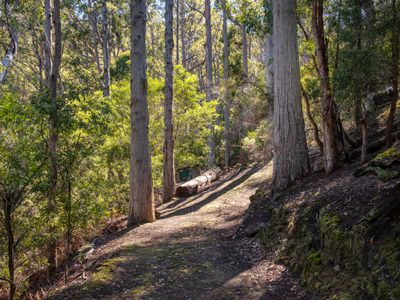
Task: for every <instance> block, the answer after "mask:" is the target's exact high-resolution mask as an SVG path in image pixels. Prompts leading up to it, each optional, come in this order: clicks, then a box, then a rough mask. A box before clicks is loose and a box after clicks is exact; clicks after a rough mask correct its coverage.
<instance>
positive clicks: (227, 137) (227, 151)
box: [222, 0, 231, 167]
mask: <svg viewBox="0 0 400 300" xmlns="http://www.w3.org/2000/svg"><path fill="white" fill-rule="evenodd" d="M222 14H223V38H224V102H225V103H224V119H225V126H224V136H225V167H229V164H230V156H231V140H230V103H229V91H228V76H229V73H228V72H229V70H228V64H229V62H228V59H229V57H228V55H229V45H228V17H227V13H226V0H224V1H223V2H222Z"/></svg>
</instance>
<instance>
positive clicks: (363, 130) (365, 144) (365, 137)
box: [360, 106, 368, 164]
mask: <svg viewBox="0 0 400 300" xmlns="http://www.w3.org/2000/svg"><path fill="white" fill-rule="evenodd" d="M367 117H368V115H367V109H366V108H365V106H364V108H363V115H362V119H361V120H360V126H361V135H362V145H361V163H362V164H364V163H366V162H367V151H368V126H367V125H368V124H367Z"/></svg>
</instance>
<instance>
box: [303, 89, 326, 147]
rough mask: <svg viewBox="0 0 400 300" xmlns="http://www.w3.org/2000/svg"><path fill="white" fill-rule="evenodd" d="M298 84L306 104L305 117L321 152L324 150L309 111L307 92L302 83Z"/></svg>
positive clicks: (315, 123)
mask: <svg viewBox="0 0 400 300" xmlns="http://www.w3.org/2000/svg"><path fill="white" fill-rule="evenodd" d="M300 86H301V93H302V94H303V98H304V103H305V104H306V113H307V117H308V119H309V121H310V123H311V126H312V128H313V132H314V139H315V142H316V143H317V145H318V149H319V151H320V152H321V153H323V152H324V144H323V143H322V141H321V139H320V137H319V129H318V125H317V122H315V119H314V117H313V115H312V113H311V107H310V99H309V98H308V95H307V92H306V91H305V89H304V87H303V85H301V83H300Z"/></svg>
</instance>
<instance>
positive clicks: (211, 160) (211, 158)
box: [204, 0, 215, 167]
mask: <svg viewBox="0 0 400 300" xmlns="http://www.w3.org/2000/svg"><path fill="white" fill-rule="evenodd" d="M204 17H205V21H206V100H207V101H211V100H212V97H213V95H212V93H213V72H212V69H213V68H212V36H211V7H210V0H205V11H204ZM210 129H211V134H210V135H209V137H208V147H209V153H208V166H209V167H212V166H213V165H214V164H215V142H214V126H213V124H210Z"/></svg>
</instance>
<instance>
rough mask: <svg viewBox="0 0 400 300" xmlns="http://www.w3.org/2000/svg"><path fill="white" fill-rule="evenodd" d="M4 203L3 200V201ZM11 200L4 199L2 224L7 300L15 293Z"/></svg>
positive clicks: (10, 299) (11, 298)
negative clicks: (5, 246)
mask: <svg viewBox="0 0 400 300" xmlns="http://www.w3.org/2000/svg"><path fill="white" fill-rule="evenodd" d="M3 201H4V200H3ZM11 201H12V200H11V199H5V203H3V205H4V223H5V227H6V232H7V240H8V243H7V254H8V273H9V274H8V276H9V277H8V279H9V291H8V298H9V300H13V299H14V295H15V291H16V289H17V287H16V285H15V275H14V272H15V251H14V230H13V224H12V212H13V207H12V204H11Z"/></svg>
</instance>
